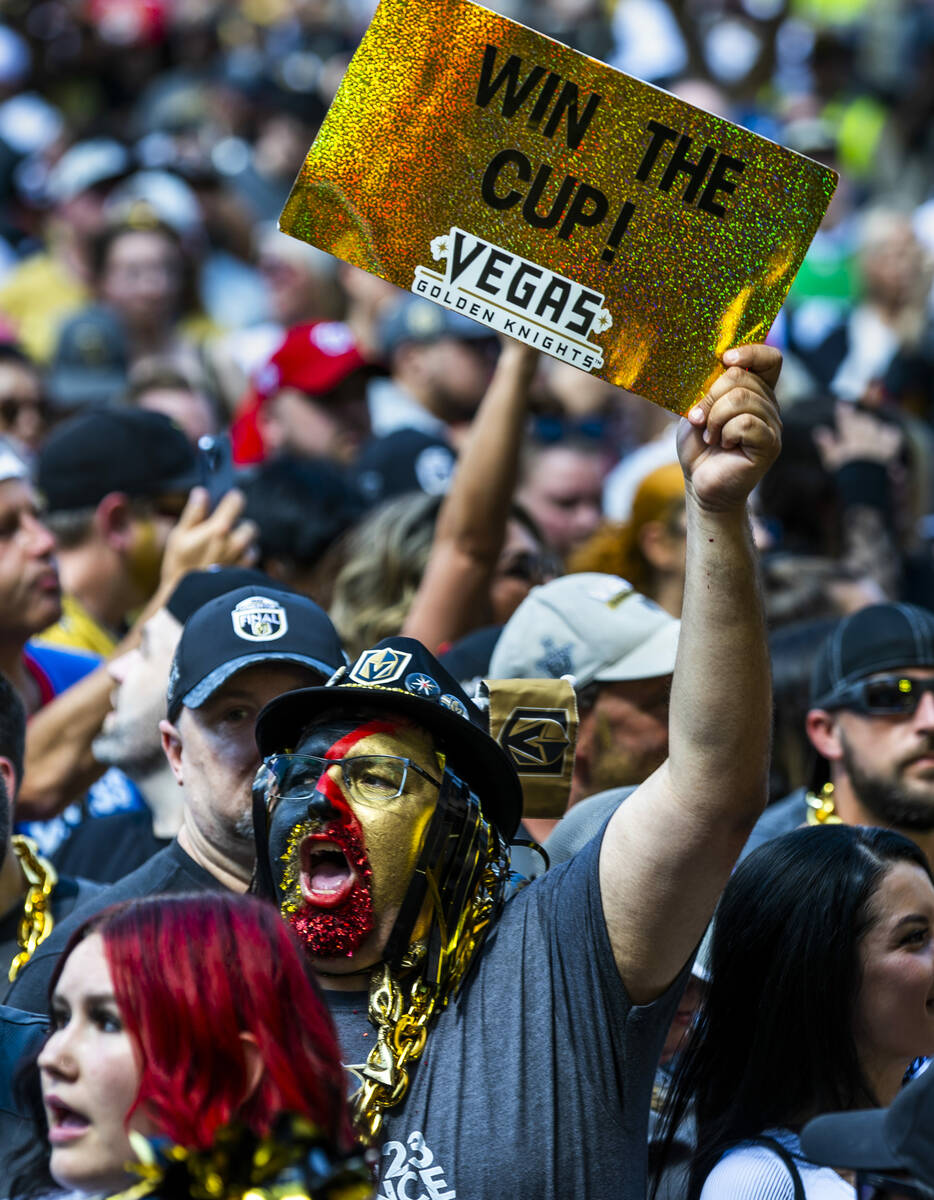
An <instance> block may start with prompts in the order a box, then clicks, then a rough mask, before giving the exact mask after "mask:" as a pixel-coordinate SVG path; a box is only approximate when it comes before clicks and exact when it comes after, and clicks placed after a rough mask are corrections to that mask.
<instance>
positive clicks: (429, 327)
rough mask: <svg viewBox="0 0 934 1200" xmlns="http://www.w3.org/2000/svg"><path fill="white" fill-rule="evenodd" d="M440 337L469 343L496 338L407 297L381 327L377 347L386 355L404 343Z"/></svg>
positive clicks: (427, 302) (456, 316)
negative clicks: (378, 345)
mask: <svg viewBox="0 0 934 1200" xmlns="http://www.w3.org/2000/svg"><path fill="white" fill-rule="evenodd" d="M443 337H450V338H457V339H458V340H460V341H468V342H472V341H480V340H481V339H489V338H495V337H496V334H495V332H494V331H493V330H492V329H487V327H486V326H485V325H478V324H477V322H476V321H471V320H470V318H469V317H462V316H461V315H460V313H455V312H451V310H450V309H448V308H442V307H441V305H440V304H435V303H434V301H433V300H423V299H422V298H421V296H407V297H406V298H405V299H404V300H403V301H402V302H401V303H400V304H399V305H398V306H397V307H396V308H394V309H393V310H392V312H391V313H390V314H389V316H388V317H387V318H386V320H385V321H383V323H382V325H381V326H380V345H381V346H382V348H383V351H384V352H385V353H386V354H391V353H392V352H393V350H395V349H397V348H398V347H399V346H401V345H402V344H403V343H404V342H436V341H438V339H439V338H443Z"/></svg>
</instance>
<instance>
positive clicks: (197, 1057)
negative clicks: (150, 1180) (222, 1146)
mask: <svg viewBox="0 0 934 1200" xmlns="http://www.w3.org/2000/svg"><path fill="white" fill-rule="evenodd" d="M93 933H99V934H101V935H102V937H103V941H104V952H105V954H106V957H107V963H108V966H109V967H110V973H111V977H112V979H113V987H114V997H115V999H116V1002H117V1006H118V1007H119V1009H120V1014H121V1017H122V1019H123V1022H124V1025H125V1026H126V1029H127V1032H128V1033H129V1034H130V1036H131V1037H132V1039H133V1041H134V1042H135V1043H136V1046H137V1048H138V1050H139V1055H140V1060H141V1078H140V1087H139V1094H138V1095H137V1098H136V1101H135V1103H134V1105H133V1109H131V1110H130V1112H131V1113H132V1112H133V1111H134V1110H135V1109H137V1108H142V1109H144V1110H145V1112H146V1114H147V1115H148V1116H149V1117H150V1118H151V1119H152V1120H153V1122H154V1123H155V1124H156V1126H157V1127H158V1129H159V1132H160V1133H161V1134H163V1135H164V1136H166V1137H168V1138H170V1139H171V1140H172V1141H173V1142H175V1143H176V1144H178V1145H181V1146H184V1147H186V1148H187V1149H208V1148H209V1147H210V1146H211V1144H212V1142H213V1140H214V1135H215V1133H216V1131H217V1129H218V1127H219V1126H221V1125H224V1124H227V1123H228V1122H231V1121H237V1122H240V1123H242V1124H244V1125H246V1126H247V1127H249V1128H250V1129H252V1130H253V1131H255V1132H256V1133H260V1134H265V1133H268V1132H269V1130H270V1128H271V1126H272V1124H273V1123H274V1121H275V1118H276V1117H277V1115H278V1114H279V1113H281V1112H291V1113H300V1114H302V1115H304V1116H306V1117H308V1118H309V1119H310V1120H312V1121H314V1122H315V1124H316V1125H317V1126H318V1127H319V1128H320V1129H321V1131H322V1133H323V1134H324V1135H325V1136H328V1137H330V1138H331V1139H332V1140H333V1141H334V1143H335V1145H336V1146H338V1147H339V1148H342V1149H344V1148H348V1147H349V1146H350V1145H351V1144H352V1141H353V1138H352V1134H351V1126H350V1117H349V1112H348V1108H347V1103H346V1099H345V1083H344V1070H343V1067H342V1066H341V1060H340V1050H339V1048H338V1042H337V1034H336V1032H335V1029H334V1025H333V1022H332V1021H331V1017H330V1014H329V1012H328V1010H327V1008H326V1007H325V1004H324V1001H323V999H322V997H321V993H320V991H319V989H318V985H317V983H316V982H315V981H314V978H313V976H312V973H311V967H310V964H309V963H308V961H307V958H306V956H305V955H304V954H303V952H302V950H301V949H300V947H299V946H298V944H297V942H295V941H294V940H293V937H292V934H291V933H290V931H289V930H288V929H287V927H286V925H285V923H284V922H283V921H282V918H281V917H280V916H279V913H278V911H277V910H276V909H275V908H274V907H273V906H272V905H270V904H268V903H266V902H264V901H261V900H258V899H256V898H255V897H252V896H230V895H225V894H223V893H206V894H201V895H190V896H154V897H150V898H147V899H143V900H134V901H130V902H129V903H127V904H120V905H115V906H114V907H113V908H109V909H106V910H104V912H102V913H98V914H96V915H95V916H94V917H92V918H91V919H90V920H88V921H87V922H86V923H85V924H84V925H83V926H82V927H81V928H80V929H79V930H77V931H76V933H75V936H74V937H73V938H72V941H71V942H70V944H69V947H68V952H70V950H71V949H72V948H73V947H74V945H76V944H77V942H78V941H80V940H81V939H82V938H84V937H87V936H89V935H90V934H93ZM68 952H66V953H65V954H64V955H63V956H62V958H61V960H60V964H59V967H61V964H63V963H64V961H65V959H66V958H67V956H68ZM59 973H60V971H57V972H56V976H57V975H58V974H59ZM54 986H55V980H54V979H53V982H52V987H53V989H54ZM242 1033H247V1034H249V1035H251V1037H252V1038H253V1039H255V1042H256V1045H257V1047H258V1050H259V1055H260V1058H261V1060H262V1063H263V1071H262V1074H261V1076H260V1079H259V1083H258V1085H257V1086H256V1087H255V1088H254V1089H253V1091H252V1092H251V1094H250V1095H249V1096H247V1094H246V1093H247V1086H248V1060H247V1057H246V1055H245V1052H244V1045H243V1040H242V1039H241V1036H240V1035H241V1034H242ZM129 1116H130V1113H128V1114H127V1117H129Z"/></svg>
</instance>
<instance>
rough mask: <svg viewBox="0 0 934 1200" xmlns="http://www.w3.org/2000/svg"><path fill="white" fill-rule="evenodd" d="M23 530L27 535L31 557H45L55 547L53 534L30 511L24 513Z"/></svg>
mask: <svg viewBox="0 0 934 1200" xmlns="http://www.w3.org/2000/svg"><path fill="white" fill-rule="evenodd" d="M22 528H23V531H24V532H25V533H26V534H27V535H28V537H29V549H30V553H31V555H32V557H33V558H47V557H48V556H49V555H51V553H52V551H53V550H54V549H55V535H54V534H53V533H52V531H51V530H50V529H47V528H46V526H45V525H43V524H42V522H41V521H40V520H39V518H38V517H34V516H33V515H32V514H31V513H24V515H23V518H22Z"/></svg>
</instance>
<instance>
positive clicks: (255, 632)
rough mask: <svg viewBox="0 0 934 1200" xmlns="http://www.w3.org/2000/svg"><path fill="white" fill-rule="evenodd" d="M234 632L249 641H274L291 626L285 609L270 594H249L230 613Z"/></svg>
mask: <svg viewBox="0 0 934 1200" xmlns="http://www.w3.org/2000/svg"><path fill="white" fill-rule="evenodd" d="M230 619H231V620H232V621H233V627H234V633H235V634H236V635H237V637H240V638H243V639H244V640H245V641H247V642H274V641H275V640H276V639H277V638H281V637H282V636H283V634H284V633H285V632H286V630H287V629H288V627H289V618H288V617H287V616H286V612H285V609H284V608H283V607H282V605H281V604H277V603H276V601H275V600H270V599H269V597H268V596H247V598H246V599H245V600H241V601H240V603H239V604H238V605H237V607H236V608H235V609H234V610H233V612H232V613H231V614H230Z"/></svg>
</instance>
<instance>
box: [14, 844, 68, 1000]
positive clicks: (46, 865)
mask: <svg viewBox="0 0 934 1200" xmlns="http://www.w3.org/2000/svg"><path fill="white" fill-rule="evenodd" d="M10 844H11V846H12V847H13V852H14V854H15V855H16V857H17V858H18V859H19V865H20V869H21V870H22V872H23V874H24V875H25V876H26V883H27V884H28V885H29V886H28V887H27V889H26V897H25V899H24V901H23V916H22V920H21V921H20V923H19V929H18V930H17V933H16V941H17V943H18V945H19V947H20V951H19V953H18V954H17V955H16V957H15V958H14V959H13V961H12V963H11V964H10V975H9V979H10V983H12V982H13V980H14V979H15V978H16V976H17V975H18V974H19V973H20V971H21V969H22V968H23V967H24V966H25V965H26V963H28V962H29V960H30V958H32V956H33V953H34V951H35V949H36V947H37V946H38V945H39V944H40V943H41V942H44V941H45V939H46V938H47V937H48V936H49V934H50V933H51V932H52V926H53V924H54V923H55V921H54V918H53V916H52V892H53V891H54V889H55V885H56V884H57V883H58V872H57V871H56V870H55V868H54V867H53V866H52V864H51V863H50V862H49V860H48V859H47V858H43V857H42V855H41V854H40V853H39V847H38V846H37V845H36V843H35V842H34V841H33V840H32V838H28V837H24V836H23V835H22V834H19V833H16V834H14V835H13V837H12V838H10Z"/></svg>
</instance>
